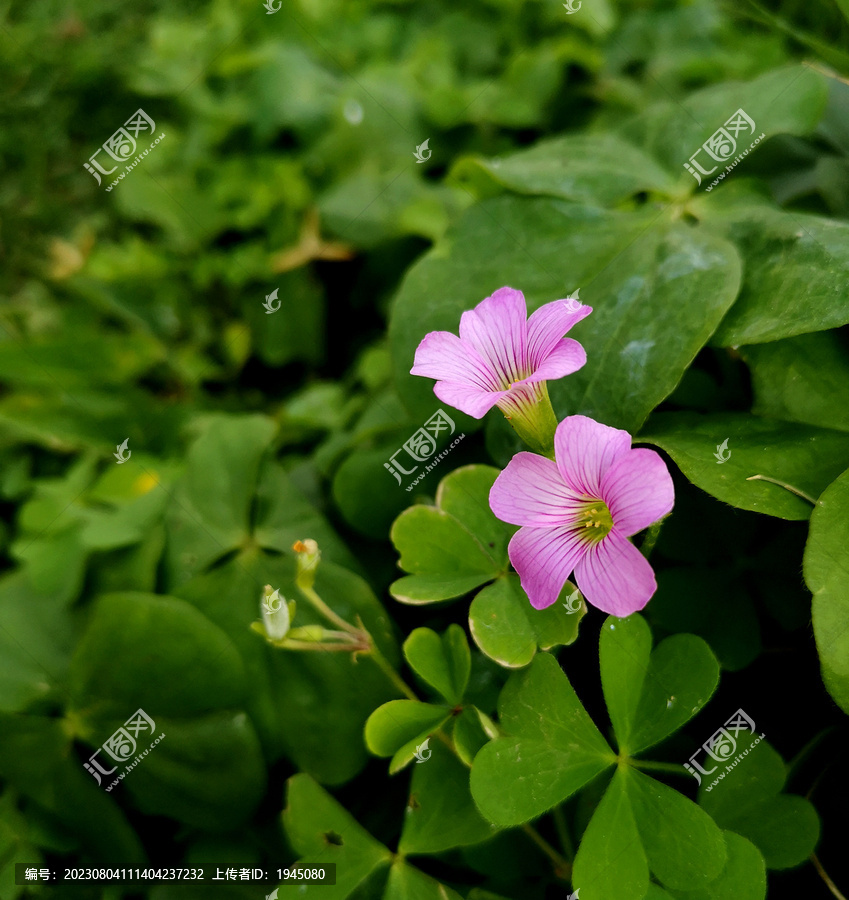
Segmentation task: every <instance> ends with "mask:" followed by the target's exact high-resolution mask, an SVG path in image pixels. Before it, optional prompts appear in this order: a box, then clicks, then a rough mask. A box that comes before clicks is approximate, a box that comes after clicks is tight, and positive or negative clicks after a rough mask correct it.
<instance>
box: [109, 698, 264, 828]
mask: <svg viewBox="0 0 849 900" xmlns="http://www.w3.org/2000/svg"><path fill="white" fill-rule="evenodd" d="M155 722H156V727H157V734H156V737H161V738H162V739H161V740H160V742H159V743H158V744H156V746H155V747H154V746H153V741H152V740H151V741H149V742H148V743H149V744H150V745H151V746H150V752H149V753H148V755H147V756H144V757H143V758H142V759H141V760H140V761H139V763H138V766H137V768H135V767H134V768H133V770H132V771H131V772H129V773H127V775H126V778H125V780H124V781H121V782H119V786H117V787H116V788H115V789H114V790H115V791H120V790H126V791H127V793H129V794H131V795H132V797H133V799H134V801H135V804H136V806H137V807H138V808H139V809H140V810H141V811H142V812H144V813H145V814H147V815H150V816H168V817H169V818H171V819H176V820H177V821H178V822H185V823H187V824H189V825H193V826H195V827H196V828H205V829H212V830H220V831H223V830H232V829H233V828H234V827H238V826H239V825H241V824H242V823H244V822H246V821H248V820H249V819H250V817H251V815H252V814H253V813H254V811H255V809H256V807H257V805H258V804H259V802H260V801H261V800H262V797H263V794H264V793H265V788H266V769H265V760H264V759H263V756H262V748H261V747H260V743H259V739H258V738H257V736H256V732H255V731H254V728H253V726H252V724H251V722H250V720H249V719H248V717H247V715H246V714H245V713H243V712H235V713H234V712H223V711H222V712H218V713H211V714H206V715H203V716H200V717H197V718H191V719H183V720H180V719H171V718H168V717H166V716H159V715H158V714H156V715H155ZM163 735H164V736H163ZM153 737H154V735H151V738H153ZM144 749H146V747H145V745H144V744H143V743H142V742H141V741H139V745H138V752H139V753H141V752H142V751H143V750H144ZM100 758H101V759H102V758H103V757H102V755H101V757H100ZM119 771H120V765H119ZM111 777H112V778H117V777H118V773H117V772H116V773H115V774H114V775H113V776H111ZM106 784H107V778H106V777H104V787H105V786H106Z"/></svg>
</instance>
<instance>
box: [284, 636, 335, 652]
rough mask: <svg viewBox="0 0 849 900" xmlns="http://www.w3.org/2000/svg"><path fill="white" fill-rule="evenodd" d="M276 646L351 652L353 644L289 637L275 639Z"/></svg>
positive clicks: (288, 648) (287, 648)
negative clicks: (328, 642) (301, 639)
mask: <svg viewBox="0 0 849 900" xmlns="http://www.w3.org/2000/svg"><path fill="white" fill-rule="evenodd" d="M274 646H275V647H280V648H282V649H283V650H304V651H310V650H312V651H316V650H324V651H325V652H326V653H343V652H344V653H350V652H351V646H352V645H351V644H350V643H344V644H322V643H319V642H315V643H309V644H308V643H306V641H293V640H290V639H289V638H284V639H283V640H282V641H275V642H274Z"/></svg>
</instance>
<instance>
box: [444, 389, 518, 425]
mask: <svg viewBox="0 0 849 900" xmlns="http://www.w3.org/2000/svg"><path fill="white" fill-rule="evenodd" d="M433 392H434V394H436V396H437V397H439V399H440V400H441V401H442V402H443V403H447V404H448V405H449V406H453V407H454V409H459V410H460V412H464V413H465V414H466V415H467V416H471V417H472V418H473V419H482V418H483V417H484V416H485V415H486V414H487V413H488V412H489V411H490V410H491V409H492V407H493V406H495V404H496V403H498V401H499V400H500V399H501V398H502V397H504V396H506V394H507V392H506V391H484V390H481V389H480V388H478V387H469V385H466V384H453V383H452V382H449V381H437V382H436V384H435V385H434V386H433Z"/></svg>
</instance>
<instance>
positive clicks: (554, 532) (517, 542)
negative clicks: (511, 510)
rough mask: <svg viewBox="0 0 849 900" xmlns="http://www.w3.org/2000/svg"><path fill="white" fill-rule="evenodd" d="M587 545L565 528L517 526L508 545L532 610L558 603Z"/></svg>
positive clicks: (511, 560) (511, 558) (512, 561)
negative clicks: (564, 586) (518, 527)
mask: <svg viewBox="0 0 849 900" xmlns="http://www.w3.org/2000/svg"><path fill="white" fill-rule="evenodd" d="M587 549H588V547H587V544H586V543H585V542H584V541H582V540H581V539H580V538H579V537H578V536H577V535H576V534H575V532H573V531H570V530H569V529H568V528H563V527H560V528H520V529H519V530H518V531H517V532H516V533H515V534H514V535H513V537H512V538H511V539H510V545H509V547H508V548H507V550H508V553H509V555H510V562H511V563H512V564H513V568H514V569H515V570H516V571H517V572H518V573H519V580H520V581H521V583H522V589H523V590H524V592H525V593H526V594H527V595H528V599H529V600H530V601H531V606H533V608H534V609H545V608H546V607H547V606H551V604H552V603H555V602H557V598H558V596H559V595H560V591H561V590H563V585H564V584H566V579H567V578H568V577H569V573H570V572H572V571H573V569H574V568H575V564H576V563H578V562H579V560H580V559H581V557H582V556H583V555H584V554H585V553H586V552H587Z"/></svg>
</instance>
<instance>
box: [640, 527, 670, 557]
mask: <svg viewBox="0 0 849 900" xmlns="http://www.w3.org/2000/svg"><path fill="white" fill-rule="evenodd" d="M665 521H666V519H660V520H659V521H657V522H655V523H654V525H651V526H650V527H649V530H648V531H647V532H646V536H645V537H644V538H643V543H642V545H641V547H640V553H642V554H643V556H644V557H645V558H646V559H648V558H649V557H650V556H651V552H652V550H654V545H655V544H656V543H657V539H658V537H660V529H661V528H663V523H664V522H665Z"/></svg>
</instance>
